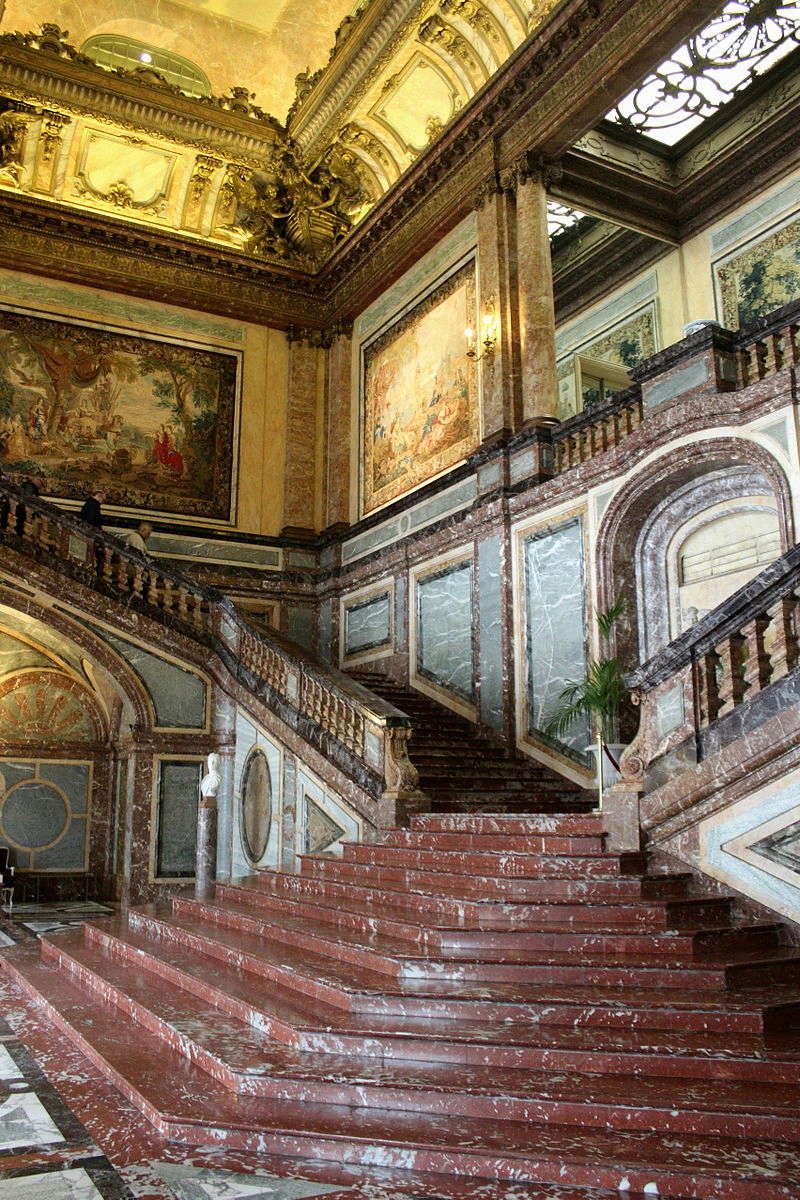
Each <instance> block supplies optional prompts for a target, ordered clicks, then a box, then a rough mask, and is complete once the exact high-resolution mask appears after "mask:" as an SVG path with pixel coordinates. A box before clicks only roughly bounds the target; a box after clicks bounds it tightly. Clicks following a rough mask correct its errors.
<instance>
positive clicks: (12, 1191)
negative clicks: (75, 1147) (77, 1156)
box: [2, 1167, 103, 1200]
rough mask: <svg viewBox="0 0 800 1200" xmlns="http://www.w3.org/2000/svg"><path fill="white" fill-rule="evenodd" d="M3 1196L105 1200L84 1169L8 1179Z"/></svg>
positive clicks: (30, 1199) (16, 1199)
mask: <svg viewBox="0 0 800 1200" xmlns="http://www.w3.org/2000/svg"><path fill="white" fill-rule="evenodd" d="M2 1195H3V1200H103V1198H102V1196H101V1194H100V1192H98V1190H97V1188H96V1187H95V1186H94V1184H93V1183H92V1181H91V1179H90V1178H89V1176H88V1175H87V1174H86V1172H85V1171H84V1169H83V1167H74V1168H72V1169H70V1170H68V1171H47V1172H45V1173H44V1174H39V1175H22V1176H19V1177H18V1178H16V1179H6V1180H4V1182H3V1190H2Z"/></svg>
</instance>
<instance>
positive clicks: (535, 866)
mask: <svg viewBox="0 0 800 1200" xmlns="http://www.w3.org/2000/svg"><path fill="white" fill-rule="evenodd" d="M341 845H342V853H343V857H344V859H345V861H347V862H357V863H380V864H385V865H386V866H398V867H410V868H412V869H413V870H422V871H424V870H431V871H445V872H448V873H450V874H454V875H455V874H458V875H483V876H488V877H490V878H494V879H618V878H619V877H620V876H627V875H635V874H640V873H643V872H644V870H645V867H646V862H647V859H646V856H645V855H644V854H619V855H617V854H605V855H597V856H590V857H585V856H584V857H581V856H580V855H566V854H564V855H552V856H547V855H544V854H521V853H519V852H516V853H504V852H503V851H502V850H473V851H461V850H420V849H404V848H403V847H400V846H385V845H381V844H380V843H376V842H343V843H341Z"/></svg>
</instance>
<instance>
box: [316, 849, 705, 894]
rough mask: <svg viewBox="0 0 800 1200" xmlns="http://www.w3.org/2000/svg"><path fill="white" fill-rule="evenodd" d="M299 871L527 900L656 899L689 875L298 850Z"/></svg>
mask: <svg viewBox="0 0 800 1200" xmlns="http://www.w3.org/2000/svg"><path fill="white" fill-rule="evenodd" d="M298 857H299V861H300V864H301V873H302V874H304V875H305V874H308V875H311V876H312V877H315V878H323V879H331V880H332V881H333V882H337V883H358V881H359V880H363V881H364V882H363V884H361V886H367V885H372V884H375V886H379V887H381V888H382V889H386V890H389V889H391V890H396V891H399V892H409V891H412V892H414V894H417V895H430V896H444V897H446V898H453V899H465V900H472V899H478V900H489V899H493V900H498V899H499V900H508V901H509V902H510V903H526V902H529V901H534V902H535V901H537V900H550V899H554V898H555V899H559V900H560V899H568V900H571V899H580V900H587V899H594V898H595V897H596V898H598V899H602V900H606V899H609V900H612V901H616V900H617V899H628V900H637V899H639V898H640V897H641V898H644V899H659V898H665V897H667V896H669V897H682V896H686V895H687V892H688V891H689V888H690V887H691V885H693V882H694V880H693V876H692V875H691V874H690V873H689V872H684V873H679V872H674V873H672V874H667V873H663V874H661V875H647V874H630V875H625V876H613V877H610V878H608V879H597V878H589V879H587V878H576V879H569V878H567V879H563V878H558V877H550V876H548V877H546V878H543V879H535V878H529V877H527V878H526V877H521V876H503V875H500V876H496V875H494V876H493V875H485V874H481V873H475V874H470V875H465V874H463V873H461V874H459V873H457V872H456V873H453V872H449V871H446V870H444V869H443V868H441V867H440V866H436V867H424V868H419V867H407V866H403V865H396V866H392V865H389V864H388V863H370V862H363V861H361V862H358V863H356V862H352V861H351V860H349V859H341V858H338V857H332V856H325V855H317V854H303V855H299V856H298ZM647 893H650V895H649V896H648V895H647Z"/></svg>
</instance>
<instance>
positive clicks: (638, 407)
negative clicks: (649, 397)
mask: <svg viewBox="0 0 800 1200" xmlns="http://www.w3.org/2000/svg"><path fill="white" fill-rule="evenodd" d="M628 413H629V414H630V421H629V424H628V432H629V433H633V432H634V430H636V429H638V428H639V426H640V425H641V423H642V402H641V400H637V402H636V404H634V405H633V407H632V408H629V409H628Z"/></svg>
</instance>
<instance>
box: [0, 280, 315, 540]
mask: <svg viewBox="0 0 800 1200" xmlns="http://www.w3.org/2000/svg"><path fill="white" fill-rule="evenodd" d="M0 304H2V305H3V306H6V307H9V306H10V307H14V308H19V309H23V310H26V311H29V312H36V313H41V314H43V315H49V316H58V317H61V318H67V319H69V318H76V319H78V320H85V321H90V322H92V323H94V324H98V325H104V326H108V327H111V328H114V329H117V330H121V331H136V332H141V333H146V334H150V335H153V334H155V335H159V334H160V335H162V336H164V337H166V338H170V339H179V340H187V341H191V342H192V343H194V344H196V345H202V346H207V347H209V348H218V349H224V350H228V351H231V350H232V351H236V352H237V353H239V354H240V355H241V364H242V365H241V393H240V403H239V414H238V438H237V443H238V452H235V453H234V465H235V471H236V485H235V494H236V505H235V518H234V520H233V522H232V523H230V524H224V523H221V522H203V524H204V525H206V526H208V528H209V529H215V528H220V529H229V530H230V529H238V530H241V531H242V532H246V533H257V534H266V535H276V534H278V533H280V530H281V528H282V527H283V524H284V471H285V470H287V469H291V462H292V454H291V452H287V445H286V436H287V406H288V394H289V347H288V343H287V339H286V336H285V335H284V334H283V333H281V332H280V331H278V330H275V329H266V328H264V327H262V326H258V325H251V324H247V323H244V322H241V321H232V320H229V319H227V318H225V317H217V316H214V315H211V314H208V313H201V312H195V311H193V310H191V309H184V308H179V307H177V306H172V305H167V304H158V303H155V302H151V301H146V300H138V299H134V298H132V297H129V296H124V295H120V294H118V293H115V292H99V291H97V290H95V289H92V288H84V287H80V286H78V285H75V284H69V283H62V282H60V281H57V280H51V279H45V278H40V277H38V276H34V275H27V274H23V273H21V272H16V271H6V270H0ZM235 444H236V443H235ZM316 473H317V475H318V476H319V475H321V471H317V472H316ZM309 485H310V486H311V487H312V489H313V483H311V482H310V484H309ZM320 503H321V502H320V500H319V499H318V497H315V500H314V501H312V504H315V506H316V509H317V510H319V508H320Z"/></svg>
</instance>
